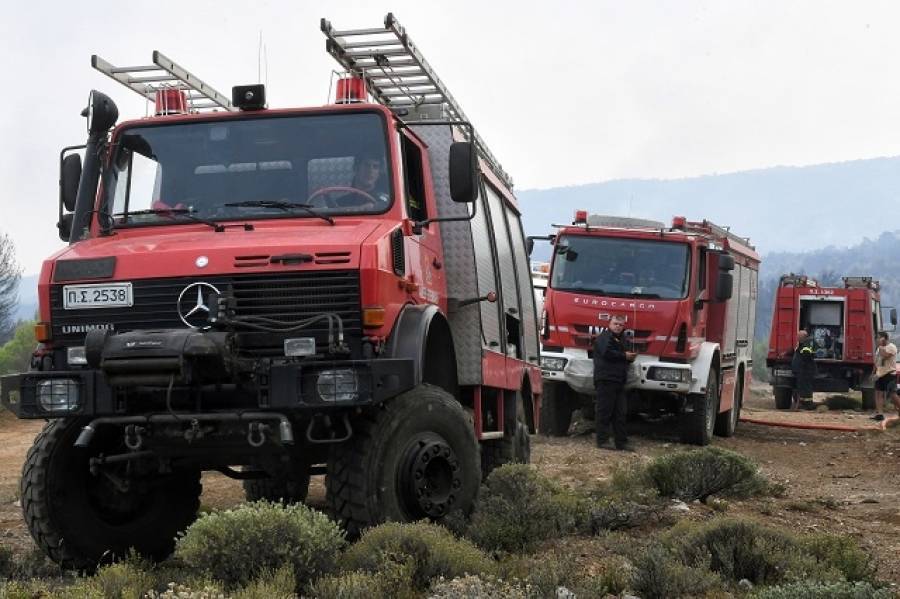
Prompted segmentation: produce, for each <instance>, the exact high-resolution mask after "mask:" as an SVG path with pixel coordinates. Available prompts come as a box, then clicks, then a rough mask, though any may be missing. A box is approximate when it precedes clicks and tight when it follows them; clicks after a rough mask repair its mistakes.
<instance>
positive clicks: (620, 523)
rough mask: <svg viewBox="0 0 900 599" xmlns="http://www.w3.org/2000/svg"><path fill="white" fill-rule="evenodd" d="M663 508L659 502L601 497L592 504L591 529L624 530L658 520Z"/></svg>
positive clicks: (597, 530) (595, 530)
mask: <svg viewBox="0 0 900 599" xmlns="http://www.w3.org/2000/svg"><path fill="white" fill-rule="evenodd" d="M662 515H663V508H662V506H660V505H659V504H658V503H655V502H654V503H653V504H651V505H644V504H642V503H636V502H634V501H628V500H622V499H601V500H599V501H596V502H594V503H593V504H592V505H591V530H592V531H593V532H594V533H597V532H599V531H601V530H622V529H626V528H634V527H636V526H642V525H644V524H647V523H648V522H658V521H659V520H660V518H661V517H662Z"/></svg>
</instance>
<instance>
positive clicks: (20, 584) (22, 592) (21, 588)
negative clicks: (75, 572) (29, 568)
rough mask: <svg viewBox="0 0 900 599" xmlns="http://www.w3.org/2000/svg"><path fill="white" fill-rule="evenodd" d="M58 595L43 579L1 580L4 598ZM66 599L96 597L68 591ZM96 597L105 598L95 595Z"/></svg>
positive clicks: (0, 594) (44, 598)
mask: <svg viewBox="0 0 900 599" xmlns="http://www.w3.org/2000/svg"><path fill="white" fill-rule="evenodd" d="M56 596H58V595H57V594H56V593H55V592H54V590H53V589H52V588H51V587H50V586H48V585H47V583H46V582H43V581H41V580H10V581H8V582H0V597H2V598H3V599H53V598H54V597H56ZM65 597H66V599H94V597H90V596H88V595H86V594H84V593H78V592H75V593H71V594H70V593H66V595H65ZM95 597H96V599H105V598H104V597H103V596H102V595H95Z"/></svg>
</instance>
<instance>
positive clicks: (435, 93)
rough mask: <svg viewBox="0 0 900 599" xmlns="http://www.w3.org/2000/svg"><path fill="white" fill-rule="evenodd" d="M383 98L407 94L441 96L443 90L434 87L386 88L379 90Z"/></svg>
mask: <svg viewBox="0 0 900 599" xmlns="http://www.w3.org/2000/svg"><path fill="white" fill-rule="evenodd" d="M378 93H379V94H380V95H381V97H382V98H398V97H406V96H416V97H418V96H440V95H441V92H439V91H438V90H436V89H434V88H432V89H410V90H403V89H396V90H386V91H379V92H378Z"/></svg>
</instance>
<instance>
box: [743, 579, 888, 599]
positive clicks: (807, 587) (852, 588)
mask: <svg viewBox="0 0 900 599" xmlns="http://www.w3.org/2000/svg"><path fill="white" fill-rule="evenodd" d="M750 596H751V597H752V598H753V599H892V598H893V597H894V596H895V594H894V592H893V591H891V590H890V589H878V588H875V587H873V586H872V585H871V584H870V583H868V582H816V581H809V580H804V581H801V582H794V583H791V584H786V585H781V586H774V587H765V588H762V589H758V590H756V591H754V592H753V593H752V594H751V595H750Z"/></svg>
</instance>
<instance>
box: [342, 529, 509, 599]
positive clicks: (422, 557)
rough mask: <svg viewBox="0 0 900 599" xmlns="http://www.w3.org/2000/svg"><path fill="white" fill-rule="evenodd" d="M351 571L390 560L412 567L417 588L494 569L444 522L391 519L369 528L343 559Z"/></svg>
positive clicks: (370, 569) (369, 568) (372, 568)
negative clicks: (410, 521) (402, 522)
mask: <svg viewBox="0 0 900 599" xmlns="http://www.w3.org/2000/svg"><path fill="white" fill-rule="evenodd" d="M340 563H341V568H342V570H344V571H347V572H350V571H354V570H362V571H364V572H379V571H381V570H382V569H383V568H384V567H385V566H386V565H387V564H401V565H406V566H408V567H409V577H410V581H411V583H412V586H413V587H414V588H416V589H420V590H421V589H425V588H427V587H428V584H429V583H430V582H431V580H432V579H434V578H437V577H438V576H443V577H444V578H456V577H458V576H463V575H465V574H482V573H491V572H493V570H494V564H493V562H492V561H491V560H490V559H489V558H488V556H487V555H485V554H484V552H482V551H481V550H480V549H479V548H478V547H476V546H475V545H473V544H472V543H471V542H470V541H468V540H466V539H457V538H456V537H454V536H453V534H452V533H451V532H450V531H448V530H447V529H445V528H443V527H442V526H438V525H437V524H431V523H428V522H414V523H411V524H400V523H396V522H388V523H386V524H381V525H379V526H376V527H374V528H370V529H369V530H367V531H365V532H364V533H363V535H362V537H361V538H360V539H359V541H358V542H356V543H355V544H353V545H352V546H351V547H350V548H349V549H347V551H346V553H344V555H343V556H342V557H341V560H340Z"/></svg>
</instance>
